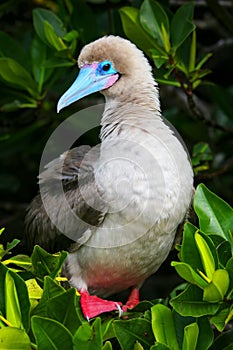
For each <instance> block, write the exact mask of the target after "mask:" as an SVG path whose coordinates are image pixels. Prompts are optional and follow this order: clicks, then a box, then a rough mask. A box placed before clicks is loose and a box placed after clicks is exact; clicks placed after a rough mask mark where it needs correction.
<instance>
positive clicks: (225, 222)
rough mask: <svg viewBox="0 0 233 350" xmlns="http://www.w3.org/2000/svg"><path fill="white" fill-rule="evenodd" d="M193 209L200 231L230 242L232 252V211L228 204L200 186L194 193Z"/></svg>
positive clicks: (203, 186)
mask: <svg viewBox="0 0 233 350" xmlns="http://www.w3.org/2000/svg"><path fill="white" fill-rule="evenodd" d="M194 209H195V212H196V213H197V215H198V218H199V224H200V230H201V231H202V232H204V233H206V234H209V235H210V234H216V235H219V236H221V237H223V238H224V239H226V240H227V241H229V242H230V244H231V249H232V252H233V240H232V232H233V209H232V208H231V207H230V206H229V204H227V203H226V202H225V201H224V200H223V199H221V198H219V197H218V196H217V195H216V194H214V193H213V192H211V191H210V190H209V189H208V188H207V187H206V186H205V185H203V184H200V185H198V186H197V189H196V191H195V196H194Z"/></svg>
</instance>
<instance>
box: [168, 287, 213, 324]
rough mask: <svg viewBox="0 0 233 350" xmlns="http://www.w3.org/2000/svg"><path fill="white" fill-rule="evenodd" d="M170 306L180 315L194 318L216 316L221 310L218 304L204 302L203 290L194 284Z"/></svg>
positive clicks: (173, 300)
mask: <svg viewBox="0 0 233 350" xmlns="http://www.w3.org/2000/svg"><path fill="white" fill-rule="evenodd" d="M170 304H171V305H172V307H173V308H174V309H175V310H176V312H178V313H179V314H180V315H182V316H193V317H200V316H205V315H214V314H215V313H216V312H217V310H218V308H219V304H218V303H209V302H207V301H203V300H202V291H201V289H199V288H198V287H197V286H195V285H193V284H191V285H188V286H187V288H186V289H185V290H184V291H183V292H182V293H181V294H179V295H178V296H177V297H175V298H173V299H172V300H171V301H170Z"/></svg>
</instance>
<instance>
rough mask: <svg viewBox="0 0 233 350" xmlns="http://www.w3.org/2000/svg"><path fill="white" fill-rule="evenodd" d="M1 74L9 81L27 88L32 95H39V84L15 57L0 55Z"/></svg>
mask: <svg viewBox="0 0 233 350" xmlns="http://www.w3.org/2000/svg"><path fill="white" fill-rule="evenodd" d="M0 76H1V77H2V79H4V80H5V81H6V82H7V83H9V84H12V85H14V86H16V87H18V88H22V89H24V90H27V91H28V92H29V93H30V95H31V96H35V97H36V96H37V94H38V92H37V85H36V83H35V82H34V80H33V79H32V77H31V75H30V73H29V72H28V71H27V70H26V69H25V68H24V67H23V66H21V65H20V64H19V63H18V62H16V61H15V60H14V59H12V58H9V57H8V58H7V57H0Z"/></svg>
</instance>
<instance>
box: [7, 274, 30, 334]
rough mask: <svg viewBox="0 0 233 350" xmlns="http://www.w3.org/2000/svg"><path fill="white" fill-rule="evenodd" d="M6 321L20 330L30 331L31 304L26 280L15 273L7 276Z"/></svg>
mask: <svg viewBox="0 0 233 350" xmlns="http://www.w3.org/2000/svg"><path fill="white" fill-rule="evenodd" d="M5 309H6V319H7V320H8V321H9V322H10V323H11V324H12V325H13V326H16V327H18V328H24V329H25V330H26V331H28V330H29V310H30V302H29V297H28V291H27V287H26V284H25V282H24V280H23V279H22V278H21V277H19V276H18V275H17V274H16V273H14V272H13V271H10V270H8V271H7V273H6V276H5Z"/></svg>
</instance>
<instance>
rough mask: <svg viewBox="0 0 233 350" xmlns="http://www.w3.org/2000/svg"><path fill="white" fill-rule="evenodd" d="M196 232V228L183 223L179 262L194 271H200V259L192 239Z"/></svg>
mask: <svg viewBox="0 0 233 350" xmlns="http://www.w3.org/2000/svg"><path fill="white" fill-rule="evenodd" d="M196 231H197V228H196V227H195V226H194V225H192V224H191V223H189V222H187V223H185V225H184V233H183V240H182V246H181V251H180V259H181V261H183V262H185V263H186V264H189V265H190V266H192V268H193V269H194V271H197V270H201V269H202V261H201V257H200V254H199V251H198V249H197V246H196V242H195V238H194V237H195V233H196Z"/></svg>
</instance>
